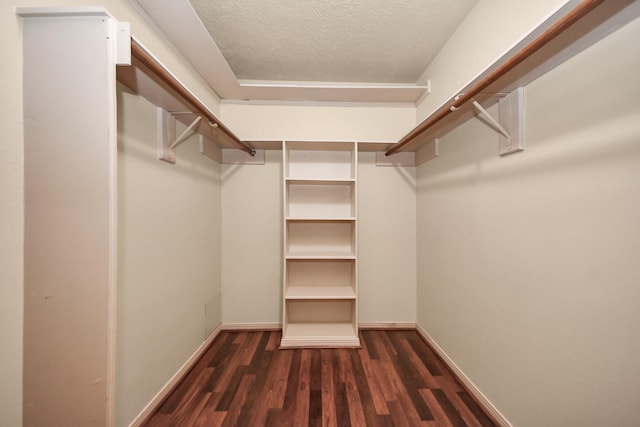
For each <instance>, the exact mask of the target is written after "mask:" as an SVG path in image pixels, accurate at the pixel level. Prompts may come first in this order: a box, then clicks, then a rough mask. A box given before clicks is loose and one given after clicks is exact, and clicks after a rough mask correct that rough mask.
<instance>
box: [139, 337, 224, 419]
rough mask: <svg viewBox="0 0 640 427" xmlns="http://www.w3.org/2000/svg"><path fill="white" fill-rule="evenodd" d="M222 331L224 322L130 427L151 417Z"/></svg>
mask: <svg viewBox="0 0 640 427" xmlns="http://www.w3.org/2000/svg"><path fill="white" fill-rule="evenodd" d="M220 331H222V324H220V325H218V326H217V327H216V328H215V329H214V330H213V332H211V334H210V335H209V336H208V337H207V339H206V340H204V342H203V343H202V344H201V345H200V347H198V349H197V350H196V351H195V353H193V354H192V355H191V357H190V358H189V359H188V360H187V361H186V362H185V363H184V364H183V365H182V366H181V367H180V369H178V372H176V373H175V374H174V375H173V376H172V377H171V378H170V379H169V381H168V382H167V383H166V384H165V385H164V387H162V389H160V391H159V392H158V394H156V395H155V396H154V398H153V399H151V402H149V403H148V404H147V406H145V408H144V409H143V410H142V412H140V413H139V414H138V416H137V417H136V418H135V419H134V420H133V422H132V423H131V424H129V427H139V426H141V425H143V424H144V423H145V422H147V421H148V420H149V417H151V415H153V413H154V412H155V411H156V409H158V407H159V406H160V405H161V404H162V402H164V400H165V399H166V398H167V396H168V395H169V394H170V393H171V392H172V391H173V389H174V388H175V386H176V385H177V384H178V383H179V382H180V381H181V380H182V379H183V378H184V376H185V375H186V374H187V372H189V370H190V369H191V368H192V367H193V366H194V365H195V364H196V362H197V361H198V360H199V359H200V357H201V356H202V355H203V354H204V352H205V351H207V349H208V348H209V346H210V345H211V343H212V342H213V340H214V339H215V338H216V337H217V336H218V334H219V333H220Z"/></svg>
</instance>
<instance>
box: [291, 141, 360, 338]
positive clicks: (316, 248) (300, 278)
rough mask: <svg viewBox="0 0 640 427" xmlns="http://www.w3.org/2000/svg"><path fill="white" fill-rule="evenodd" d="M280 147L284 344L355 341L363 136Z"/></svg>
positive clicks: (295, 143)
mask: <svg viewBox="0 0 640 427" xmlns="http://www.w3.org/2000/svg"><path fill="white" fill-rule="evenodd" d="M282 153H283V156H284V159H283V169H284V171H283V177H284V183H283V191H284V193H283V194H284V209H283V212H284V227H283V229H284V257H283V258H284V274H283V278H284V279H283V299H284V300H283V304H282V306H283V314H282V341H281V343H280V346H281V347H357V346H359V345H360V340H359V338H358V323H357V322H358V265H357V262H358V261H357V260H358V248H357V242H358V236H357V232H358V227H357V222H356V221H357V197H356V196H357V175H358V171H357V165H358V162H357V157H358V150H357V144H356V143H355V142H289V141H285V142H284V143H283V147H282Z"/></svg>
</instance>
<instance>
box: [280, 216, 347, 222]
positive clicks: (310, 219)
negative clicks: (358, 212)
mask: <svg viewBox="0 0 640 427" xmlns="http://www.w3.org/2000/svg"><path fill="white" fill-rule="evenodd" d="M285 220H286V221H287V222H354V221H355V220H356V218H355V217H353V216H350V217H340V218H338V217H326V218H323V217H304V218H303V217H299V216H295V217H293V216H288V217H286V218H285Z"/></svg>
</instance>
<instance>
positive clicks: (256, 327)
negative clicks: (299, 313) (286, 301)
mask: <svg viewBox="0 0 640 427" xmlns="http://www.w3.org/2000/svg"><path fill="white" fill-rule="evenodd" d="M221 326H222V330H223V331H239V330H245V329H246V330H251V331H273V330H274V329H282V323H280V322H260V323H223V324H222V325H221Z"/></svg>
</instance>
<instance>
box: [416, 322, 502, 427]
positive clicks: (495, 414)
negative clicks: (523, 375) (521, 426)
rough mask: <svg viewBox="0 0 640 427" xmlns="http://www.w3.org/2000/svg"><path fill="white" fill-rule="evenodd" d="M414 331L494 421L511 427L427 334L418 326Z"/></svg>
mask: <svg viewBox="0 0 640 427" xmlns="http://www.w3.org/2000/svg"><path fill="white" fill-rule="evenodd" d="M416 331H417V332H418V333H419V334H420V335H421V336H422V338H423V339H424V340H425V341H426V342H427V343H428V344H429V345H430V346H431V348H433V350H434V351H435V352H436V353H438V356H440V358H441V359H442V361H443V362H444V363H445V364H446V365H447V367H448V368H449V369H450V370H451V371H452V372H453V373H454V375H455V376H456V377H457V378H458V380H459V381H460V382H461V383H462V384H464V387H465V388H466V389H467V391H468V392H469V393H470V394H471V395H473V397H474V399H475V400H476V401H477V402H478V403H479V404H480V405H481V406H482V408H483V409H484V410H485V411H487V412H488V413H489V414H490V415H491V417H492V418H493V420H494V421H496V422H497V423H498V424H499V425H500V426H502V427H512V425H511V423H510V422H509V421H508V420H507V419H506V418H505V417H504V415H502V414H501V413H500V411H498V409H497V408H496V407H495V406H493V404H492V403H491V402H490V401H489V399H487V398H486V396H485V395H484V394H482V392H481V391H480V390H479V389H478V387H476V385H475V384H474V383H473V382H471V380H470V379H469V377H467V376H466V375H465V374H464V372H462V370H461V369H460V368H459V367H458V365H456V364H455V362H454V361H453V360H452V359H451V358H450V357H449V355H447V353H445V352H444V350H443V349H442V348H441V347H440V346H439V345H438V344H437V343H436V342H435V341H434V340H433V338H431V337H430V336H429V334H428V333H427V332H426V331H425V330H424V329H422V327H421V326H420V325H416Z"/></svg>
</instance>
